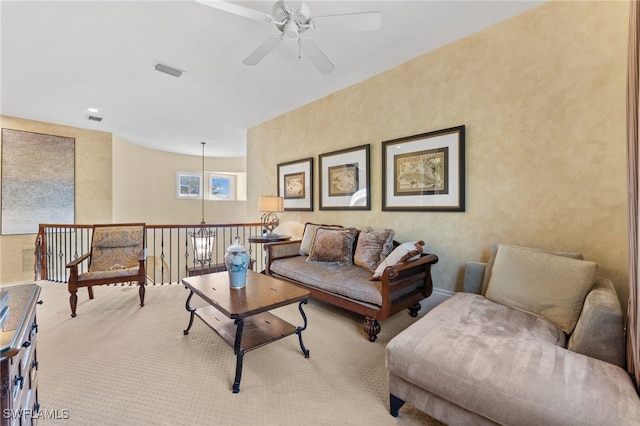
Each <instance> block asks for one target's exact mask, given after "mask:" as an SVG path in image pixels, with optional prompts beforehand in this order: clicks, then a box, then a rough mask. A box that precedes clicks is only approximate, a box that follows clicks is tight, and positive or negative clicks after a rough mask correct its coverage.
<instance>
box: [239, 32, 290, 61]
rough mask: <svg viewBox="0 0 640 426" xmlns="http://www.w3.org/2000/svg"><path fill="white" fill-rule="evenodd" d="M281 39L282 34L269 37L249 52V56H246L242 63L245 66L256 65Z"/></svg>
mask: <svg viewBox="0 0 640 426" xmlns="http://www.w3.org/2000/svg"><path fill="white" fill-rule="evenodd" d="M283 38H284V36H283V35H282V34H280V35H274V36H271V37H269V38H268V39H267V40H265V42H264V43H262V44H261V45H260V46H259V47H258V48H257V49H256V50H254V51H253V52H251V54H250V55H249V56H247V57H246V58H245V60H244V61H242V63H243V64H245V65H256V64H257V63H258V62H260V61H261V60H262V59H263V58H264V57H265V56H267V55H268V54H269V52H271V51H272V50H273V49H275V48H276V47H277V46H278V44H280V42H281V41H282V39H283Z"/></svg>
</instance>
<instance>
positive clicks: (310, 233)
mask: <svg viewBox="0 0 640 426" xmlns="http://www.w3.org/2000/svg"><path fill="white" fill-rule="evenodd" d="M321 226H324V227H326V228H336V229H340V228H342V226H338V225H319V224H316V223H308V222H307V223H306V224H305V225H304V232H303V233H302V240H301V241H300V252H299V253H300V256H307V255H308V254H309V251H311V246H312V245H313V239H314V238H315V237H316V231H317V230H318V228H320V227H321Z"/></svg>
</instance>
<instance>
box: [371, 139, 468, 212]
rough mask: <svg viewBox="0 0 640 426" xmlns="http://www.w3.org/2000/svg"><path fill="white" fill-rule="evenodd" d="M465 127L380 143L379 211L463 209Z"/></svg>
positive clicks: (456, 210)
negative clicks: (380, 183)
mask: <svg viewBox="0 0 640 426" xmlns="http://www.w3.org/2000/svg"><path fill="white" fill-rule="evenodd" d="M464 148H465V141H464V126H457V127H451V128H449V129H444V130H438V131H435V132H429V133H422V134H419V135H415V136H409V137H406V138H401V139H395V140H391V141H386V142H382V210H386V211H441V212H463V211H465V205H464V201H465V195H464V183H465V158H464Z"/></svg>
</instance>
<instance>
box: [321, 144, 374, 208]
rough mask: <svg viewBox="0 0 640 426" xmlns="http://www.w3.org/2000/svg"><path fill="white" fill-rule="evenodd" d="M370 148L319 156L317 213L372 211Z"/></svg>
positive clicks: (357, 148) (346, 150)
mask: <svg viewBox="0 0 640 426" xmlns="http://www.w3.org/2000/svg"><path fill="white" fill-rule="evenodd" d="M369 151H370V146H369V144H367V145H361V146H357V147H355V148H348V149H343V150H340V151H334V152H329V153H326V154H320V155H319V156H318V160H319V165H320V210H371V193H370V191H369V154H370V152H369Z"/></svg>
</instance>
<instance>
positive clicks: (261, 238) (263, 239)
mask: <svg viewBox="0 0 640 426" xmlns="http://www.w3.org/2000/svg"><path fill="white" fill-rule="evenodd" d="M290 239H291V235H280V234H273V236H270V237H267V236H266V235H257V236H255V237H249V238H247V241H248V242H249V243H251V244H262V251H263V252H264V244H267V243H275V242H277V241H289V240H290ZM262 259H263V262H264V263H263V265H262V269H261V271H262V273H264V266H265V265H266V264H267V258H266V254H265V255H264V256H263V257H262Z"/></svg>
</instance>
